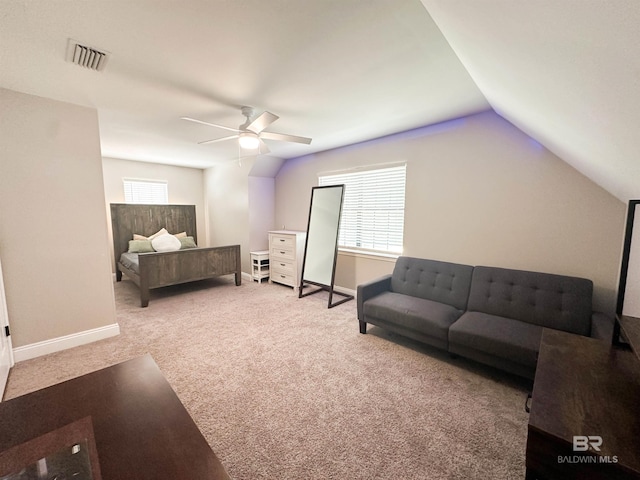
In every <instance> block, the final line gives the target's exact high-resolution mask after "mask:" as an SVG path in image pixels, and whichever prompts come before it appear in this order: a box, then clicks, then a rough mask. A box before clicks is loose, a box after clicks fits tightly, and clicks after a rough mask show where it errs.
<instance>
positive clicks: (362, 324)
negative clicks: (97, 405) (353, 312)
mask: <svg viewBox="0 0 640 480" xmlns="http://www.w3.org/2000/svg"><path fill="white" fill-rule="evenodd" d="M360 333H367V322H360Z"/></svg>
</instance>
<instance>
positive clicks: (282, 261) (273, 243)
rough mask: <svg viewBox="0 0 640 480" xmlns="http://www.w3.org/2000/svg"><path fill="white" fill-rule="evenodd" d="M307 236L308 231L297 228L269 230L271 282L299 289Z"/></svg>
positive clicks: (295, 289)
mask: <svg viewBox="0 0 640 480" xmlns="http://www.w3.org/2000/svg"><path fill="white" fill-rule="evenodd" d="M306 236H307V232H300V231H297V230H273V231H271V232H269V269H270V271H271V272H270V275H269V283H271V282H277V283H281V284H283V285H289V286H290V287H293V289H294V291H298V288H299V287H300V275H301V274H302V260H303V257H304V242H305V238H306Z"/></svg>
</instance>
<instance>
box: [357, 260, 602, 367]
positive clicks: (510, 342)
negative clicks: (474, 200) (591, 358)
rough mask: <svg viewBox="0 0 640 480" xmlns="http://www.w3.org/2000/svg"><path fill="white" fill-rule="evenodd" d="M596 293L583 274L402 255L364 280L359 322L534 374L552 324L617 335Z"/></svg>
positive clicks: (579, 331) (589, 333) (593, 333)
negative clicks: (597, 306) (595, 304)
mask: <svg viewBox="0 0 640 480" xmlns="http://www.w3.org/2000/svg"><path fill="white" fill-rule="evenodd" d="M592 292H593V284H592V282H591V280H587V279H584V278H577V277H570V276H564V275H552V274H548V273H539V272H528V271H522V270H511V269H505V268H497V267H484V266H478V267H472V266H469V265H461V264H456V263H449V262H440V261H436V260H427V259H420V258H412V257H399V258H398V260H397V261H396V265H395V268H394V270H393V273H392V274H391V275H386V276H384V277H382V278H379V279H376V280H373V281H371V282H368V283H365V284H362V285H358V295H357V301H358V321H359V323H360V333H366V331H367V324H368V323H370V324H373V325H377V326H379V327H382V328H384V329H386V330H389V331H392V332H395V333H398V334H400V335H403V336H406V337H409V338H412V339H414V340H418V341H420V342H423V343H427V344H429V345H433V346H435V347H437V348H440V349H442V350H446V351H449V352H450V353H452V354H455V355H460V356H463V357H466V358H470V359H472V360H475V361H477V362H480V363H484V364H487V365H491V366H493V367H497V368H500V369H503V370H506V371H508V372H511V373H514V374H516V375H520V376H522V377H525V378H529V379H533V377H534V375H535V369H536V362H537V355H538V348H539V345H540V337H541V335H542V329H543V328H545V327H546V328H554V329H557V330H564V331H567V332H571V333H575V334H579V335H585V336H591V337H594V338H600V339H603V340H607V341H611V338H612V334H613V319H612V318H609V317H608V316H606V315H604V314H602V313H597V312H596V313H594V312H593V311H592Z"/></svg>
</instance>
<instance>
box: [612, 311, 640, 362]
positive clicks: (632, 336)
mask: <svg viewBox="0 0 640 480" xmlns="http://www.w3.org/2000/svg"><path fill="white" fill-rule="evenodd" d="M621 334H622V337H623V339H624V340H626V342H628V344H629V346H630V347H631V349H632V350H633V351H634V352H635V354H636V356H637V357H638V360H640V318H637V317H629V316H626V315H619V316H618V318H616V329H615V331H614V341H616V342H617V343H620V340H621V339H620V335H621Z"/></svg>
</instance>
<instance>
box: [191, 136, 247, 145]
mask: <svg viewBox="0 0 640 480" xmlns="http://www.w3.org/2000/svg"><path fill="white" fill-rule="evenodd" d="M239 136H240V135H229V136H228V137H222V138H215V139H213V140H205V141H204V142H198V145H208V144H210V143H217V142H224V141H225V140H231V139H232V138H238V137H239Z"/></svg>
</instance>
